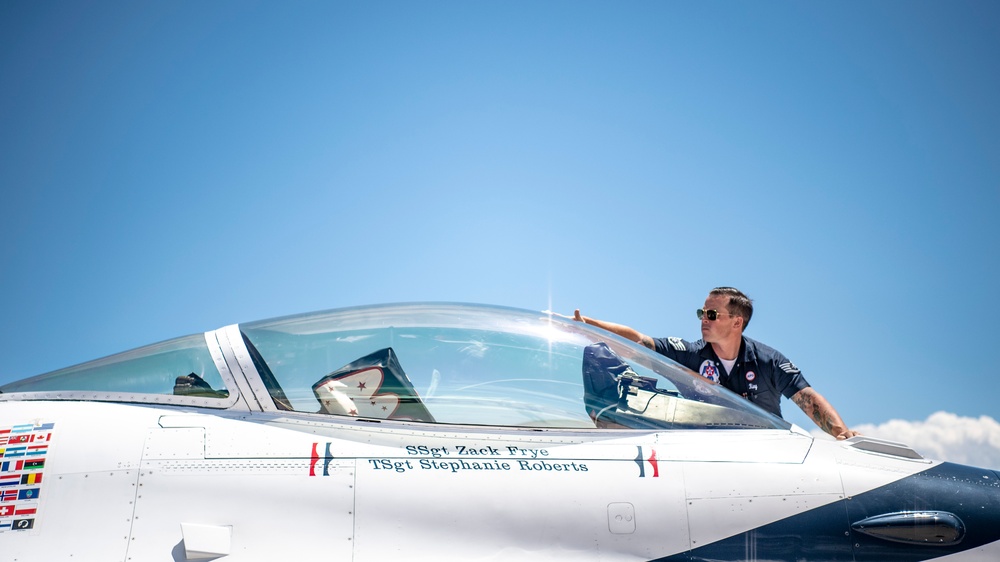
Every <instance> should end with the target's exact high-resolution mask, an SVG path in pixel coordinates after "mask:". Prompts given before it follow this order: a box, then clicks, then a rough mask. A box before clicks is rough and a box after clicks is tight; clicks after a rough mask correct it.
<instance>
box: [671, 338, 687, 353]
mask: <svg viewBox="0 0 1000 562" xmlns="http://www.w3.org/2000/svg"><path fill="white" fill-rule="evenodd" d="M667 343H669V344H670V347H672V348H674V349H676V350H677V351H687V348H686V347H684V340H682V339H680V338H667Z"/></svg>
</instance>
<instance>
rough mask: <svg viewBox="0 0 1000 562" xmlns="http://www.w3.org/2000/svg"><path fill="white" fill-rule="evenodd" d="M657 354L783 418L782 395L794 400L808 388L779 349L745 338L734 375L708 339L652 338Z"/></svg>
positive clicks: (804, 380) (796, 369) (800, 375)
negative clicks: (796, 395)
mask: <svg viewBox="0 0 1000 562" xmlns="http://www.w3.org/2000/svg"><path fill="white" fill-rule="evenodd" d="M653 342H654V343H655V344H656V352H657V353H659V354H661V355H665V356H667V357H669V358H670V359H673V360H674V361H676V362H678V363H680V364H681V365H684V366H685V367H687V368H688V369H691V370H692V371H694V372H696V373H699V374H700V375H701V376H703V377H705V378H707V379H711V380H713V381H715V382H718V383H720V384H722V386H724V387H726V388H728V389H729V390H732V391H733V392H735V393H736V394H739V395H740V396H743V397H744V398H746V399H747V400H749V401H751V402H753V403H754V404H756V405H757V406H760V407H761V408H763V409H765V410H767V411H768V412H771V413H772V414H775V415H777V416H779V417H780V416H781V395H785V396H786V397H787V398H791V397H792V396H793V395H794V394H795V393H796V392H798V391H800V390H802V389H804V388H808V387H809V383H808V382H806V379H805V377H803V376H802V373H801V372H799V369H798V368H797V367H796V366H795V365H794V364H792V362H791V361H789V360H788V358H787V357H785V356H784V355H782V354H781V352H779V351H778V350H776V349H774V348H771V347H768V346H766V345H764V344H762V343H760V342H758V341H756V340H752V339H750V338H748V337H746V336H743V342H742V343H741V344H740V352H739V354H738V355H737V356H736V364H735V365H733V371H732V372H731V373H727V372H726V368H725V366H723V364H722V361H720V360H719V357H718V356H717V355H716V354H715V350H714V349H712V346H711V345H709V344H707V343H705V340H698V341H696V342H689V341H686V340H682V339H681V338H653Z"/></svg>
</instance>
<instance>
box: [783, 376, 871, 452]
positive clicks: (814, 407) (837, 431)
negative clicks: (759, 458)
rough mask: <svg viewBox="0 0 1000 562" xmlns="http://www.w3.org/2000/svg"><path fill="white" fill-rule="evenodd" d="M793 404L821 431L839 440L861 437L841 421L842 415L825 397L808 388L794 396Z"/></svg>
mask: <svg viewBox="0 0 1000 562" xmlns="http://www.w3.org/2000/svg"><path fill="white" fill-rule="evenodd" d="M792 402H795V404H796V405H797V406H798V407H799V408H802V411H803V412H805V413H806V415H807V416H809V418H810V419H811V420H812V421H814V422H816V425H818V426H819V428H820V429H822V430H823V431H825V432H827V433H829V434H830V435H832V436H834V437H836V438H837V439H847V438H849V437H854V436H855V435H860V433H858V432H857V431H854V430H853V429H850V428H848V427H847V424H846V423H844V420H842V419H840V414H838V413H837V410H835V409H834V408H833V405H831V404H830V403H829V402H827V400H826V398H823V395H822V394H820V393H818V392H816V391H815V390H813V388H812V387H806V388H803V389H802V390H800V391H798V392H796V393H795V394H793V395H792Z"/></svg>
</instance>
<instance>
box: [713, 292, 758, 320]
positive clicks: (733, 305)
mask: <svg viewBox="0 0 1000 562" xmlns="http://www.w3.org/2000/svg"><path fill="white" fill-rule="evenodd" d="M708 294H709V296H712V295H716V296H721V297H729V304H728V305H726V312H728V313H729V314H732V315H733V316H740V317H742V318H743V329H744V330H746V329H747V326H749V325H750V317H751V316H753V301H752V300H750V297H748V296H746V295H744V294H743V292H742V291H740V290H739V289H736V288H733V287H716V288H714V289H712V290H711V292H709V293H708Z"/></svg>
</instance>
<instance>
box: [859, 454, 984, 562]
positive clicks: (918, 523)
mask: <svg viewBox="0 0 1000 562" xmlns="http://www.w3.org/2000/svg"><path fill="white" fill-rule="evenodd" d="M845 503H846V506H847V515H848V520H849V521H850V524H851V540H852V541H853V543H854V556H855V560H856V561H858V562H861V561H868V560H871V561H876V560H926V559H928V558H935V557H938V556H944V555H946V554H953V553H957V552H962V551H966V550H970V549H974V548H977V547H980V546H983V545H985V544H989V543H991V542H994V541H1000V474H998V473H997V472H996V471H993V470H987V469H982V468H975V467H970V466H963V465H959V464H952V463H943V464H941V465H938V466H936V467H934V468H932V469H930V470H927V471H925V472H921V473H919V474H915V475H913V476H910V477H908V478H904V479H902V480H900V481H898V482H894V483H892V484H889V485H887V486H883V487H881V488H876V489H875V490H872V491H870V492H866V493H864V494H860V495H858V496H855V497H853V498H850V499H848V500H847V501H846V502H845Z"/></svg>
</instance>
